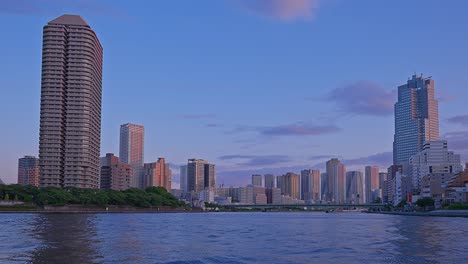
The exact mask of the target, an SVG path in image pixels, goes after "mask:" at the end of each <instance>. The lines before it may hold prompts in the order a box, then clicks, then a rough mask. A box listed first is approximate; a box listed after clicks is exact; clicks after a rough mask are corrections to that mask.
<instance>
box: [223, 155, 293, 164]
mask: <svg viewBox="0 0 468 264" xmlns="http://www.w3.org/2000/svg"><path fill="white" fill-rule="evenodd" d="M218 159H219V160H242V162H239V163H237V165H239V166H270V165H278V164H282V163H286V162H290V161H291V158H289V157H288V156H285V155H224V156H221V157H218Z"/></svg>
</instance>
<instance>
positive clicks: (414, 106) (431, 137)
mask: <svg viewBox="0 0 468 264" xmlns="http://www.w3.org/2000/svg"><path fill="white" fill-rule="evenodd" d="M436 140H439V105H438V102H437V100H436V99H435V98H434V80H432V79H431V78H430V77H429V78H423V76H422V75H421V76H418V75H413V76H412V78H411V79H409V80H408V81H407V83H406V84H404V85H401V86H399V87H398V102H396V103H395V135H394V141H393V164H395V165H403V173H405V174H406V173H407V167H406V165H407V164H408V162H409V159H410V158H411V157H412V156H413V155H415V154H417V153H418V152H419V151H421V150H422V149H423V144H424V142H425V141H436Z"/></svg>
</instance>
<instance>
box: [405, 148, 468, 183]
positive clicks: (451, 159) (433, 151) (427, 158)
mask: <svg viewBox="0 0 468 264" xmlns="http://www.w3.org/2000/svg"><path fill="white" fill-rule="evenodd" d="M460 171H463V166H462V164H461V160H460V155H459V154H455V153H454V152H453V151H448V148H447V141H446V140H438V141H426V142H425V143H424V146H423V150H422V151H421V152H419V153H418V154H416V155H414V156H412V157H411V158H410V176H411V178H412V183H413V189H418V190H419V189H420V188H421V181H422V179H423V178H424V176H426V175H430V174H432V173H447V174H456V173H458V172H460Z"/></svg>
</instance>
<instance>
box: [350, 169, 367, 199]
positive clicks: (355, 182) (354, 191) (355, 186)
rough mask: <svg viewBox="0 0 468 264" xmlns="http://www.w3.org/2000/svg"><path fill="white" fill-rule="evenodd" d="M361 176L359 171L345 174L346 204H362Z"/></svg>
mask: <svg viewBox="0 0 468 264" xmlns="http://www.w3.org/2000/svg"><path fill="white" fill-rule="evenodd" d="M363 186H364V185H363V175H362V172H360V171H349V172H347V173H346V202H347V203H351V204H362V203H363V202H364V188H363Z"/></svg>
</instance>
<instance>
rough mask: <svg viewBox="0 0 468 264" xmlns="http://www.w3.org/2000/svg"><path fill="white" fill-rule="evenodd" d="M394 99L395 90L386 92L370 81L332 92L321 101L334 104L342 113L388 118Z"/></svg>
mask: <svg viewBox="0 0 468 264" xmlns="http://www.w3.org/2000/svg"><path fill="white" fill-rule="evenodd" d="M395 98H396V91H395V90H387V89H385V88H383V87H382V86H380V85H378V84H376V83H374V82H371V81H358V82H355V83H352V84H348V85H345V86H342V87H338V88H336V89H334V90H332V91H331V92H330V93H329V94H328V95H326V96H325V98H321V100H323V101H327V102H334V103H335V104H336V105H337V106H338V108H339V110H340V111H341V112H343V113H352V114H358V115H370V116H390V115H392V114H393V106H394V102H395Z"/></svg>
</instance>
